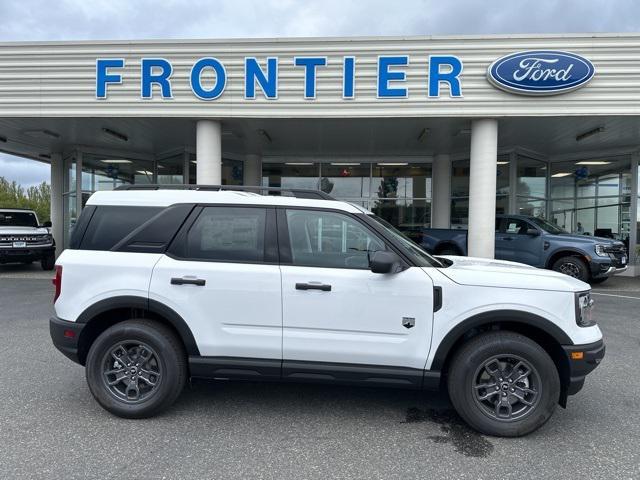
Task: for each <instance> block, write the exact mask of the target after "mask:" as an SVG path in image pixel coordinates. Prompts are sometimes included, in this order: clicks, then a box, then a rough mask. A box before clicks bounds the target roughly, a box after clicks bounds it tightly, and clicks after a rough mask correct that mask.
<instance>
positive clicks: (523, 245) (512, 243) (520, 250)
mask: <svg viewBox="0 0 640 480" xmlns="http://www.w3.org/2000/svg"><path fill="white" fill-rule="evenodd" d="M529 229H534V230H537V229H536V228H535V227H534V226H533V225H531V224H530V223H529V222H527V221H526V220H524V219H522V218H509V217H506V218H503V219H502V222H501V225H500V229H499V230H498V231H497V232H496V258H497V259H499V260H509V261H511V262H519V263H526V264H527V265H532V266H534V267H540V266H544V265H541V264H542V253H543V240H542V235H530V234H528V233H527V231H528V230H529Z"/></svg>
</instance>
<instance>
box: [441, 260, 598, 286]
mask: <svg viewBox="0 0 640 480" xmlns="http://www.w3.org/2000/svg"><path fill="white" fill-rule="evenodd" d="M442 257H443V258H446V259H447V260H449V261H450V262H452V264H451V265H450V266H449V267H446V268H439V269H438V270H439V271H440V272H442V273H443V274H444V275H446V276H447V277H449V278H450V279H451V280H452V281H454V282H456V283H459V284H461V285H474V286H478V287H499V288H523V289H529V290H554V291H560V292H583V291H585V290H590V289H591V287H590V286H589V284H587V283H584V282H582V281H580V280H577V279H575V278H573V277H569V276H568V275H564V274H562V273H559V272H554V271H553V270H544V269H541V268H535V267H531V266H529V265H524V264H522V263H516V262H507V261H504V260H492V259H488V258H476V257H457V256H448V255H447V256H444V255H443V256H442Z"/></svg>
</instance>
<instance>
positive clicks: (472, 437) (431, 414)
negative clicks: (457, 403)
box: [403, 407, 493, 457]
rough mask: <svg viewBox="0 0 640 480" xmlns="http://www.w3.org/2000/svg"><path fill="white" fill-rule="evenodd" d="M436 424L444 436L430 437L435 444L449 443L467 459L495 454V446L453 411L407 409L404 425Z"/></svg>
mask: <svg viewBox="0 0 640 480" xmlns="http://www.w3.org/2000/svg"><path fill="white" fill-rule="evenodd" d="M416 422H434V423H436V424H438V425H439V426H440V431H441V432H442V435H430V436H429V437H428V438H429V439H430V440H432V441H434V442H435V443H449V444H451V445H452V446H453V448H454V449H455V451H456V452H458V453H460V454H462V455H464V456H465V457H488V456H489V455H491V453H492V452H493V444H492V443H491V442H490V441H489V440H487V439H486V438H485V437H483V436H482V435H481V434H479V433H478V432H476V431H475V430H472V429H471V428H470V427H468V426H467V425H466V424H465V423H464V421H463V420H462V419H461V418H460V417H459V416H458V415H457V414H456V413H455V412H454V411H453V410H433V409H429V410H420V409H419V408H416V407H411V408H409V409H407V416H406V419H405V421H404V422H403V423H416Z"/></svg>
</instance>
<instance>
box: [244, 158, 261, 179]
mask: <svg viewBox="0 0 640 480" xmlns="http://www.w3.org/2000/svg"><path fill="white" fill-rule="evenodd" d="M261 183H262V157H260V155H256V154H254V153H250V154H247V155H246V156H245V157H244V184H245V185H252V186H253V185H260V184H261Z"/></svg>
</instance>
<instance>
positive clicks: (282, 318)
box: [50, 185, 604, 436]
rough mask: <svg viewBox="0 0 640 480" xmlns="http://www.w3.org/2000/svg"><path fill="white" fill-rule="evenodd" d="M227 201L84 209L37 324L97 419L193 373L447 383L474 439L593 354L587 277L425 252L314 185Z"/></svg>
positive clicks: (127, 202)
mask: <svg viewBox="0 0 640 480" xmlns="http://www.w3.org/2000/svg"><path fill="white" fill-rule="evenodd" d="M242 190H243V191H236V190H230V189H224V188H223V187H205V186H193V185H192V186H183V187H179V188H175V187H174V188H169V187H159V186H145V187H134V186H131V187H125V188H122V187H120V188H118V189H116V190H115V191H110V192H97V193H94V194H93V195H92V196H91V198H90V199H89V200H88V202H87V206H86V207H85V209H84V210H83V212H82V215H81V216H80V218H79V220H78V223H77V224H76V227H75V229H74V232H73V236H72V239H71V247H70V248H69V249H67V250H65V251H64V252H63V253H62V255H61V256H60V258H59V259H58V261H57V264H56V276H55V279H54V284H55V287H56V289H55V290H56V291H55V300H54V301H55V312H56V316H55V317H53V318H51V320H50V331H51V337H52V339H53V342H54V344H55V345H56V347H57V348H58V349H59V350H60V351H61V352H62V353H64V354H65V355H66V356H67V357H69V358H70V359H72V360H73V361H75V362H77V363H79V364H81V365H84V366H85V367H86V369H85V370H86V378H87V382H88V385H89V389H90V390H91V393H92V394H93V396H94V397H95V399H96V400H97V401H98V403H99V404H100V405H101V406H102V407H104V408H105V409H106V410H108V411H109V412H112V413H113V414H115V415H119V416H122V417H128V418H141V417H149V416H152V415H155V414H157V413H159V412H160V411H162V410H164V409H166V408H167V407H169V406H170V405H171V404H172V403H173V402H174V401H175V400H176V398H177V397H178V396H179V395H180V392H181V391H182V389H183V386H184V385H185V382H186V381H187V380H188V379H189V378H190V377H202V378H209V379H224V380H228V379H247V380H252V381H255V380H281V381H295V382H306V381H312V382H328V383H335V384H360V385H368V386H374V385H376V386H390V387H405V388H415V389H426V390H434V389H439V388H445V389H447V390H448V393H449V396H450V398H451V401H452V403H453V405H454V407H455V409H456V410H457V412H458V413H459V414H460V416H461V417H462V418H463V419H464V420H466V421H467V422H468V423H469V424H470V425H471V426H472V427H473V428H475V429H477V430H479V431H480V432H483V433H486V434H490V435H499V436H519V435H524V434H527V433H529V432H531V431H533V430H535V429H537V428H538V427H540V426H541V425H542V424H543V423H545V422H546V421H547V420H548V419H549V418H550V417H551V415H552V413H553V411H554V409H555V407H556V405H557V404H558V403H559V404H561V405H562V406H566V402H567V396H569V395H573V394H575V393H577V392H578V391H579V390H580V389H581V388H582V386H583V383H584V380H585V376H586V375H587V374H588V373H589V372H591V371H592V370H593V369H594V368H595V367H596V366H597V365H598V363H599V362H600V360H601V359H602V358H603V356H604V345H603V340H602V334H601V332H600V329H599V328H598V326H597V325H596V323H595V320H594V318H593V317H592V314H591V310H592V303H593V302H592V300H591V298H590V287H589V285H588V284H586V283H583V282H581V281H579V280H577V279H575V278H572V277H569V276H567V275H563V274H560V273H558V272H554V271H549V270H541V269H537V268H534V267H530V266H527V265H522V264H518V263H513V262H507V261H498V260H491V259H484V258H467V257H439V258H435V257H432V256H430V255H429V254H427V253H426V252H425V251H424V250H422V249H421V248H420V247H419V246H417V245H416V244H415V243H413V242H412V241H410V240H408V239H407V238H406V237H404V236H403V235H402V234H401V233H399V232H398V231H397V230H396V229H394V228H393V227H392V226H390V225H389V224H388V223H387V222H385V221H384V220H382V219H380V218H377V217H376V216H374V215H373V214H372V213H371V212H369V211H367V210H365V209H363V208H361V207H359V206H355V205H352V204H349V203H345V202H340V201H335V200H332V199H330V197H329V198H324V197H325V195H322V194H321V192H312V191H294V190H281V191H272V190H274V189H264V190H269V191H268V192H265V191H262V190H260V191H259V192H260V193H271V194H274V193H275V194H277V195H261V194H258V193H254V192H252V191H250V190H251V189H250V188H244V189H242ZM258 190H259V189H258Z"/></svg>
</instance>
